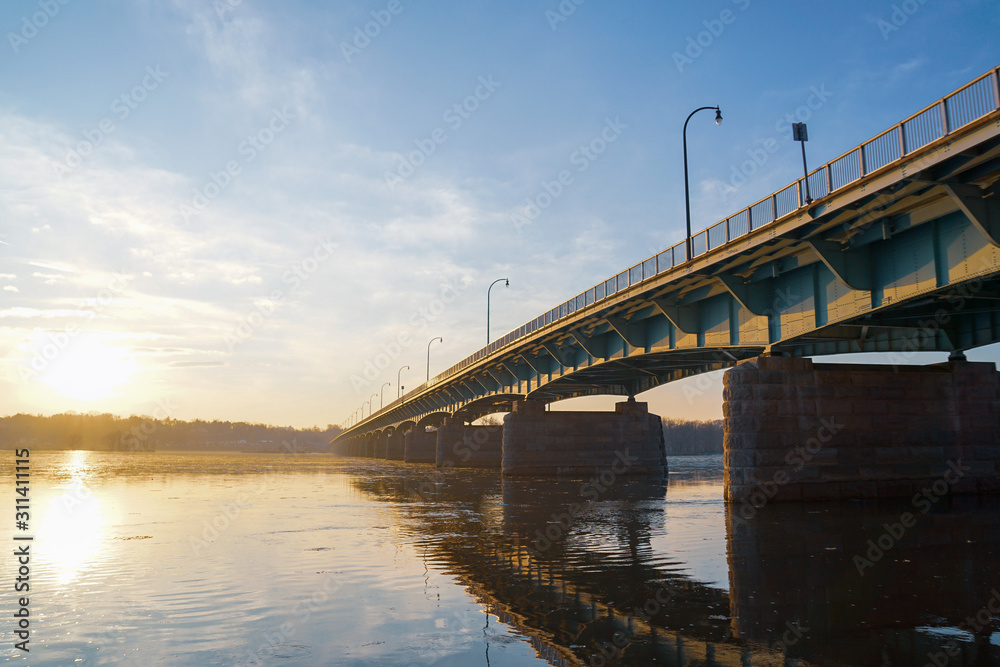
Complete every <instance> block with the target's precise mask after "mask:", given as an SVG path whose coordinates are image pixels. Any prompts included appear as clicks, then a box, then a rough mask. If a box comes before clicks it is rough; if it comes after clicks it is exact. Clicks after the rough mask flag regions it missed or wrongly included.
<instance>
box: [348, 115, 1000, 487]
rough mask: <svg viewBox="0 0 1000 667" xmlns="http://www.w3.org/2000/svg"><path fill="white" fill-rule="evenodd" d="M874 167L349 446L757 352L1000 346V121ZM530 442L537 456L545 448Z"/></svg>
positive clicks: (581, 306) (503, 354) (398, 404)
mask: <svg viewBox="0 0 1000 667" xmlns="http://www.w3.org/2000/svg"><path fill="white" fill-rule="evenodd" d="M864 155H865V154H863V153H862V155H861V160H862V162H863V161H864ZM831 164H832V163H831ZM838 164H839V162H838ZM826 173H827V177H828V178H830V177H832V176H831V172H830V171H829V170H828V171H827V172H826ZM863 173H865V174H866V175H865V176H864V177H862V178H856V179H855V180H853V181H850V183H849V184H848V185H846V186H842V187H839V188H838V189H836V190H835V191H833V192H832V193H831V194H826V195H825V196H822V197H821V198H820V199H818V200H816V201H815V202H812V203H811V204H810V205H809V206H800V207H799V208H798V209H797V210H795V211H793V212H792V213H789V214H787V215H785V216H783V217H780V218H778V219H767V220H766V224H762V225H758V226H754V224H753V219H754V218H753V217H752V216H751V212H752V211H753V209H754V207H751V208H750V209H747V215H746V218H745V225H746V228H745V229H746V231H743V232H739V234H738V235H737V238H736V239H735V240H732V241H730V240H729V233H730V226H729V225H730V221H728V220H727V221H726V225H725V227H724V228H720V227H718V226H716V227H713V229H717V230H718V229H722V231H724V233H725V235H726V239H725V240H726V242H725V243H721V244H715V243H713V244H711V247H712V248H713V249H712V250H709V251H708V252H702V253H701V254H700V255H699V256H697V257H695V258H694V259H692V260H690V261H687V262H683V263H681V264H679V265H671V268H669V269H665V270H662V271H660V270H659V269H654V270H653V271H652V272H651V273H648V274H647V273H646V269H645V266H644V265H643V267H642V270H641V271H640V277H641V279H640V280H638V281H634V280H631V275H630V274H628V275H629V277H628V278H626V279H625V283H624V284H625V285H627V287H625V288H624V289H621V288H616V289H611V288H608V287H607V284H609V283H611V282H613V281H614V280H616V279H621V276H618V277H616V279H612V280H609V281H607V283H606V284H605V285H602V286H601V289H600V292H598V291H597V290H598V288H597V287H595V288H594V289H592V290H590V291H588V292H586V293H585V294H583V295H581V296H580V297H578V298H577V299H576V300H575V304H573V305H572V306H570V305H569V304H570V303H572V300H571V302H568V303H567V304H564V306H565V310H562V311H560V313H559V317H557V318H555V321H553V322H551V323H549V322H548V319H546V320H545V321H546V324H545V325H544V326H540V328H537V329H531V330H530V332H529V330H527V329H525V331H526V332H527V333H522V334H520V336H519V337H515V338H514V339H513V340H512V341H510V342H506V343H505V344H504V345H503V346H501V347H499V348H498V349H496V350H493V351H492V352H491V353H490V354H488V355H486V356H483V357H481V358H480V357H477V356H474V357H470V358H469V359H467V360H466V361H464V362H462V364H459V365H458V366H456V367H455V369H452V371H449V372H448V373H446V374H442V375H441V376H439V377H438V378H435V379H434V380H432V381H430V382H428V383H427V384H425V385H424V386H422V387H420V388H419V389H418V390H415V391H414V392H411V393H410V394H408V395H406V396H404V397H402V398H401V399H399V400H397V401H395V402H393V403H392V404H390V405H388V406H386V408H385V409H383V410H381V411H380V412H378V413H376V414H375V415H372V416H371V417H370V418H368V419H366V420H365V421H363V422H361V423H360V424H358V425H356V426H354V427H352V428H350V429H347V430H346V431H345V432H344V433H342V434H341V435H340V436H339V438H338V441H343V442H359V441H364V442H365V445H364V447H365V451H369V450H370V449H371V450H373V451H374V449H375V447H376V446H380V444H379V445H372V444H371V443H381V440H379V438H380V437H383V434H384V433H386V432H388V431H387V429H389V428H395V429H396V430H397V431H398V430H399V428H400V427H401V426H403V425H405V424H409V423H412V424H414V425H415V430H417V431H420V433H421V435H420V436H419V438H418V439H421V440H424V439H426V437H425V436H424V435H423V433H424V431H425V428H424V427H426V426H434V425H438V424H440V423H442V421H443V420H444V418H445V417H452V418H453V419H455V420H460V421H464V422H471V421H473V420H475V419H477V418H479V417H482V416H484V415H488V414H491V413H495V412H512V411H514V407H515V406H516V405H521V404H522V403H520V402H521V401H527V402H528V403H529V404H533V405H536V406H537V405H538V404H547V403H552V402H555V401H560V400H564V399H568V398H575V397H581V396H592V395H616V396H623V397H624V396H628V397H633V396H635V395H637V394H641V393H642V392H645V391H648V390H649V389H652V388H654V387H657V386H659V385H661V384H665V383H667V382H673V381H675V380H679V379H682V378H686V377H691V376H694V375H698V374H701V373H706V372H710V371H715V370H720V369H725V368H729V367H732V366H735V365H737V364H739V363H740V362H742V361H744V360H747V359H751V358H755V357H771V358H781V357H784V358H799V357H821V356H823V355H831V354H843V353H869V352H881V353H890V354H891V360H892V363H893V364H894V365H906V364H907V363H908V362H909V361H910V360H911V359H912V356H913V354H914V353H916V352H927V351H947V352H952V353H953V355H952V358H953V359H954V360H956V362H957V361H958V360H961V359H962V358H963V355H962V352H963V351H965V350H969V349H973V348H976V347H980V346H984V345H989V344H992V343H996V342H1000V111H996V112H993V113H991V114H988V115H987V116H985V117H983V118H982V119H981V120H980V121H977V122H974V123H971V124H969V125H967V126H965V127H964V128H963V129H962V131H961V132H956V133H953V134H950V135H948V136H946V137H944V138H942V139H940V140H937V141H934V142H930V143H928V144H927V145H926V146H924V147H923V148H920V149H918V150H915V151H913V152H912V153H908V154H907V155H906V157H905V159H902V160H900V161H896V162H891V163H888V164H886V165H885V167H884V168H881V169H875V170H872V171H870V172H868V171H865V172H863ZM848 180H850V179H848ZM827 192H829V190H827ZM774 201H775V200H774V199H773V198H772V199H771V203H772V205H773V202H774ZM755 206H756V205H755ZM773 210H775V211H776V208H774V209H773ZM651 261H653V262H654V265H655V266H658V262H659V258H658V257H657V258H653V260H651ZM622 275H626V274H622ZM645 276H649V278H648V279H645ZM618 284H619V285H620V284H621V283H618ZM609 295H610V296H609ZM954 386H955V387H961V386H962V383H961V382H959V381H956V384H955V385H954ZM892 388H893V390H894V391H895V390H896V389H900V390H901V389H902V388H900V387H892ZM884 409H885V410H886V411H887V414H888V415H891V414H893V412H894V406H893V405H887V406H885V408H884ZM533 410H534V411H536V410H537V409H536V408H533ZM525 414H527V413H525ZM533 414H534V412H533ZM543 414H545V413H543ZM963 414H964V413H963ZM776 417H777V418H779V420H780V419H781V418H784V419H785V420H786V421H787V420H788V418H789V416H788V415H784V416H783V417H782V416H781V415H780V414H777V415H776ZM613 418H614V415H609V416H608V419H613ZM943 418H945V417H942V419H943ZM872 426H873V427H875V428H877V427H878V424H873V425H872ZM882 435H885V434H882ZM889 435H890V436H891V434H889ZM519 437H522V438H527V440H525V441H524V442H519V443H518V444H517V447H519V448H521V449H523V450H524V451H528V450H531V449H532V448H533V447H535V446H536V444H535V443H533V442H531V441H530V440H531V438H533V437H534V436H533V435H530V434H528V435H524V432H523V431H522V433H521V436H519ZM559 437H561V436H555V439H554V440H553V441H552V442H553V443H554V442H558V440H559ZM956 437H957V436H956ZM963 437H964V436H963ZM336 442H337V441H335V443H336ZM970 446H971V445H970ZM383 448H384V449H386V451H388V450H389V449H391V447H389V446H388V445H385V446H384V447H383ZM504 451H505V452H506V451H507V441H506V439H505V441H504ZM845 451H846V450H845ZM566 456H567V457H571V456H572V452H568V453H567V454H566ZM989 456H990V457H992V456H993V454H992V453H991V454H989ZM998 458H1000V457H998ZM989 460H992V459H989ZM505 461H506V459H505ZM900 465H902V463H900ZM984 465H988V463H984ZM555 467H558V466H555ZM987 472H988V471H987ZM997 473H998V475H1000V471H997Z"/></svg>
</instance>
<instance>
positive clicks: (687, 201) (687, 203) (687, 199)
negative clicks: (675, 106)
mask: <svg viewBox="0 0 1000 667" xmlns="http://www.w3.org/2000/svg"><path fill="white" fill-rule="evenodd" d="M706 109H714V110H715V124H716V125H722V112H721V111H720V110H719V107H698V108H697V109H695V110H694V111H692V112H691V113H690V114H689V115H688V117H687V120H685V121H684V132H683V133H682V134H683V135H684V213H685V215H686V216H687V239H686V242H685V244H684V247H685V250H686V253H685V256H686V259H687V261H691V251H692V248H691V195H690V194H689V193H688V138H687V131H688V120H691V116H693V115H695V114H696V113H698V112H699V111H705V110H706Z"/></svg>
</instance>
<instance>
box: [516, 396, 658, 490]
mask: <svg viewBox="0 0 1000 667" xmlns="http://www.w3.org/2000/svg"><path fill="white" fill-rule="evenodd" d="M666 472H667V459H666V450H665V447H664V443H663V427H662V424H661V421H660V418H659V417H658V416H657V415H652V414H649V411H648V410H647V407H646V404H645V403H637V402H635V401H634V400H630V401H628V402H624V403H618V404H617V405H616V406H615V412H614V413H608V412H546V411H545V406H544V405H543V404H542V403H540V402H537V401H517V402H515V403H514V410H513V412H511V413H510V414H508V415H507V416H506V417H504V425H503V473H504V474H505V475H595V474H596V475H601V474H615V475H622V474H629V475H665V474H666Z"/></svg>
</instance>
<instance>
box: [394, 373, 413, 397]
mask: <svg viewBox="0 0 1000 667" xmlns="http://www.w3.org/2000/svg"><path fill="white" fill-rule="evenodd" d="M404 370H407V371H408V370H410V367H409V366H403V367H402V368H400V369H399V370H398V371H396V386H397V387H398V389H397V390H396V391H397V395H396V398H399V397H400V396H402V395H403V385H401V384H400V383H399V374H400V373H402V372H403V371H404Z"/></svg>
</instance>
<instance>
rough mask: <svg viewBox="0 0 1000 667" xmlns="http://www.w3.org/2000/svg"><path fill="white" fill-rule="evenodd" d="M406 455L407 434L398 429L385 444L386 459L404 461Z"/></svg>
mask: <svg viewBox="0 0 1000 667" xmlns="http://www.w3.org/2000/svg"><path fill="white" fill-rule="evenodd" d="M405 455H406V440H405V434H404V433H403V432H402V431H400V430H399V429H396V430H395V431H393V432H392V433H391V434H390V435H389V437H388V439H387V440H386V442H385V458H387V459H389V460H390V461H402V460H403V457H404V456H405Z"/></svg>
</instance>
